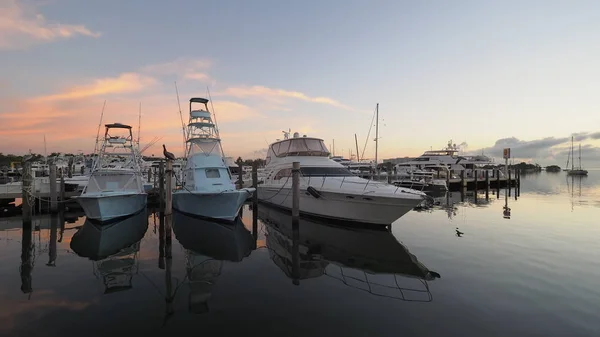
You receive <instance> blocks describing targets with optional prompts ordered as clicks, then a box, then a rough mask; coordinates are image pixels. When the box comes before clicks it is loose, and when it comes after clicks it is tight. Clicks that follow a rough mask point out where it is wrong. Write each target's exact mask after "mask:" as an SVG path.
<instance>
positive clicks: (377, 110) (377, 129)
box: [375, 103, 379, 169]
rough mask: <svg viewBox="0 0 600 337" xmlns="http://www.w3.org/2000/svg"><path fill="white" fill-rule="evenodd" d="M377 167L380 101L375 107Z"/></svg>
mask: <svg viewBox="0 0 600 337" xmlns="http://www.w3.org/2000/svg"><path fill="white" fill-rule="evenodd" d="M375 116H376V117H375V169H377V150H378V147H379V103H377V106H376V107H375Z"/></svg>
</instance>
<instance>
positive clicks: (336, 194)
mask: <svg viewBox="0 0 600 337" xmlns="http://www.w3.org/2000/svg"><path fill="white" fill-rule="evenodd" d="M284 138H285V139H284V140H280V141H277V142H275V143H273V144H271V145H270V146H269V150H268V152H267V158H266V164H267V165H266V167H265V169H266V171H267V176H266V177H265V179H264V183H263V184H260V185H258V199H259V201H261V202H264V203H268V204H272V205H274V206H277V207H282V208H285V209H291V208H292V178H291V177H292V163H293V162H300V213H302V214H306V215H312V216H317V217H322V218H332V219H338V220H345V221H353V222H359V223H368V224H376V225H390V224H391V223H392V222H394V221H395V220H397V219H398V218H400V217H401V216H403V215H404V214H406V213H407V212H408V211H410V210H411V209H412V208H414V207H416V206H418V205H419V204H420V203H421V202H422V201H423V200H424V199H425V198H426V194H425V193H423V192H420V191H416V190H412V189H408V188H403V187H396V186H393V185H390V184H387V183H384V182H380V181H373V180H367V179H363V178H360V177H358V176H356V175H354V174H352V173H351V172H350V171H349V170H348V169H347V168H346V167H344V166H343V165H342V164H340V163H338V162H335V161H334V160H331V159H330V158H329V150H327V148H326V147H325V144H324V142H323V140H322V139H319V138H312V137H306V136H303V137H300V136H299V134H298V133H297V132H296V133H294V137H293V138H289V133H287V132H285V137H284Z"/></svg>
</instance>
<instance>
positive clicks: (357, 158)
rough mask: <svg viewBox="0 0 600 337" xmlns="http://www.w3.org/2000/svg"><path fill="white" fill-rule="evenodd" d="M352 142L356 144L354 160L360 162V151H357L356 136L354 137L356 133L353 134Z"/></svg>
mask: <svg viewBox="0 0 600 337" xmlns="http://www.w3.org/2000/svg"><path fill="white" fill-rule="evenodd" d="M354 143H355V144H356V162H357V163H359V162H360V152H358V138H357V137H356V133H355V134H354Z"/></svg>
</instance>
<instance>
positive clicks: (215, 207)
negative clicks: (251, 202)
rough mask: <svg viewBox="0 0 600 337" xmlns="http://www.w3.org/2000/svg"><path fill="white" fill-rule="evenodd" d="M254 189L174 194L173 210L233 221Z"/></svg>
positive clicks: (180, 192) (179, 192)
mask: <svg viewBox="0 0 600 337" xmlns="http://www.w3.org/2000/svg"><path fill="white" fill-rule="evenodd" d="M253 192H254V189H251V188H249V189H240V190H231V191H224V192H189V191H185V190H183V191H176V192H173V208H174V209H176V210H178V211H180V212H183V213H187V214H191V215H196V216H200V217H204V218H211V219H222V220H227V221H233V220H235V218H236V217H237V215H238V214H239V212H240V209H241V208H242V206H243V205H244V202H245V201H246V200H247V199H248V198H249V197H250V196H252V193H253Z"/></svg>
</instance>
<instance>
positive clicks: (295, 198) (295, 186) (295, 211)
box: [292, 161, 300, 224]
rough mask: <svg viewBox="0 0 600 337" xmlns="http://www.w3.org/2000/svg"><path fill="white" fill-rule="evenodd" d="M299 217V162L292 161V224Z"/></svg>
mask: <svg viewBox="0 0 600 337" xmlns="http://www.w3.org/2000/svg"><path fill="white" fill-rule="evenodd" d="M299 217H300V162H298V161H295V162H293V163H292V224H294V223H297V222H298V218H299Z"/></svg>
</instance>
